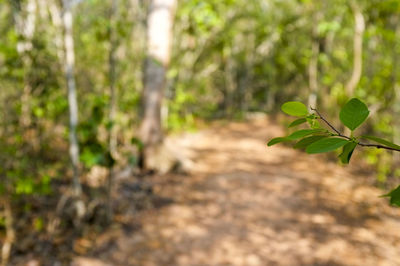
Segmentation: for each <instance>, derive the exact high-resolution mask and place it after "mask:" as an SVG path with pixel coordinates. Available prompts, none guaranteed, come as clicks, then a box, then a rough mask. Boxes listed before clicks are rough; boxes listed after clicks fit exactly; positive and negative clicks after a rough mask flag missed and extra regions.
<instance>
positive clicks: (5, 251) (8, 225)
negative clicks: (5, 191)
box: [0, 197, 15, 266]
mask: <svg viewBox="0 0 400 266" xmlns="http://www.w3.org/2000/svg"><path fill="white" fill-rule="evenodd" d="M0 202H1V203H2V205H3V207H4V218H5V229H6V237H5V239H4V243H3V246H2V249H1V265H2V266H6V265H8V261H9V260H10V255H11V249H12V245H13V244H14V241H15V230H14V218H13V213H12V208H11V199H10V198H9V197H4V198H3V199H2V200H1V201H0Z"/></svg>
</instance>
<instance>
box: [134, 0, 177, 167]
mask: <svg viewBox="0 0 400 266" xmlns="http://www.w3.org/2000/svg"><path fill="white" fill-rule="evenodd" d="M175 6H176V0H152V2H151V4H150V10H149V13H148V17H147V58H146V60H145V64H144V88H143V95H142V105H143V119H142V122H141V127H140V135H141V140H142V142H143V145H144V146H143V151H142V156H141V157H142V158H141V161H142V166H143V168H145V169H157V165H156V164H157V162H155V161H154V160H152V158H154V157H157V156H156V153H158V151H159V148H160V146H161V145H162V142H163V133H162V126H161V105H162V99H163V91H164V87H165V83H166V82H165V81H166V71H167V67H168V64H169V60H170V49H171V42H172V26H173V19H174V9H175Z"/></svg>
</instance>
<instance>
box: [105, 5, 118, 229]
mask: <svg viewBox="0 0 400 266" xmlns="http://www.w3.org/2000/svg"><path fill="white" fill-rule="evenodd" d="M117 9H118V0H111V10H110V32H109V36H110V51H109V55H108V61H109V62H108V64H109V73H108V76H109V77H108V79H109V83H110V112H109V123H110V129H109V136H108V145H109V150H110V155H111V156H112V157H113V158H115V154H116V152H117V135H116V133H117V132H116V127H115V115H116V112H117V104H116V98H117V88H116V85H115V81H116V54H115V52H116V49H117V45H118V44H117V36H116V26H117V25H116V23H117V19H116V18H117V12H118V10H117ZM113 180H114V166H113V165H111V166H110V169H109V176H108V182H107V219H108V221H109V222H111V221H112V218H113V209H112V185H113Z"/></svg>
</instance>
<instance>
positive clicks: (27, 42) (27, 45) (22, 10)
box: [13, 0, 37, 128]
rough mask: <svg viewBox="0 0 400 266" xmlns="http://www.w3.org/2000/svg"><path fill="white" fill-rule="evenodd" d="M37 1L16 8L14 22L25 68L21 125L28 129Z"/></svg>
mask: <svg viewBox="0 0 400 266" xmlns="http://www.w3.org/2000/svg"><path fill="white" fill-rule="evenodd" d="M36 12H37V5H36V0H28V1H27V2H26V4H22V3H21V4H20V6H18V7H15V8H14V12H13V13H14V21H15V30H16V33H17V34H18V35H19V36H20V41H18V43H17V51H18V53H19V55H20V57H21V59H22V64H23V68H24V88H23V90H22V94H21V117H20V121H19V123H20V125H21V127H22V128H27V127H29V125H30V124H31V107H30V102H31V100H30V99H31V92H32V86H31V84H30V81H29V71H30V70H31V68H32V58H31V56H30V52H31V50H32V48H33V45H32V39H33V36H34V34H35V30H36V17H37V16H36Z"/></svg>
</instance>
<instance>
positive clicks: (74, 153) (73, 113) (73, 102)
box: [63, 0, 82, 196]
mask: <svg viewBox="0 0 400 266" xmlns="http://www.w3.org/2000/svg"><path fill="white" fill-rule="evenodd" d="M63 22H64V30H65V33H64V34H65V36H64V45H65V76H66V82H67V88H68V104H69V118H70V124H69V141H70V144H69V145H70V146H69V153H70V157H71V162H72V169H73V189H74V193H75V195H76V196H80V195H81V194H82V187H81V183H80V180H79V144H78V137H77V132H76V130H77V125H78V101H77V95H76V85H75V77H74V68H75V53H74V39H73V35H72V34H73V30H72V26H73V17H72V11H71V1H70V0H64V16H63Z"/></svg>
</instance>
